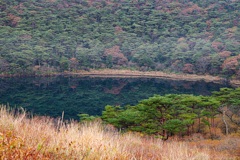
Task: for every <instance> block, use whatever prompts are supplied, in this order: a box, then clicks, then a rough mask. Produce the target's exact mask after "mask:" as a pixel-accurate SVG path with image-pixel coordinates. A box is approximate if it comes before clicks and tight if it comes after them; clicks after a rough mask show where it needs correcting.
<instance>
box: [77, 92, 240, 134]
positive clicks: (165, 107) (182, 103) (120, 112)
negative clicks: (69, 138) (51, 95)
mask: <svg viewBox="0 0 240 160" xmlns="http://www.w3.org/2000/svg"><path fill="white" fill-rule="evenodd" d="M80 118H81V120H83V121H84V120H92V119H94V117H93V116H89V115H87V114H80ZM101 118H102V120H103V121H104V122H106V123H108V124H112V125H113V126H115V127H117V128H118V129H119V130H121V131H134V132H142V133H145V134H154V135H159V136H162V138H167V137H168V136H173V135H178V136H184V135H190V134H193V133H202V134H208V135H209V136H211V137H216V129H217V128H220V129H221V130H222V132H223V133H224V134H228V133H233V132H237V131H238V129H239V127H240V88H237V89H230V88H222V89H221V90H220V91H215V92H213V94H212V96H194V95H189V94H167V95H165V96H160V95H155V96H153V97H150V98H148V99H145V100H142V101H140V102H139V103H138V104H137V105H135V106H125V107H121V106H110V105H108V106H106V107H105V110H104V111H103V112H102V117H101ZM216 118H217V119H218V121H217V122H216ZM219 119H222V120H221V121H223V122H221V123H220V122H219Z"/></svg>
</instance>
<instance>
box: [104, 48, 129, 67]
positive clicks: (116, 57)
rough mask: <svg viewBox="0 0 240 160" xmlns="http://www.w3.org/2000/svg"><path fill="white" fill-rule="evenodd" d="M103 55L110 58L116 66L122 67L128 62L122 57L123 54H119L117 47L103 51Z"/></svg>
mask: <svg viewBox="0 0 240 160" xmlns="http://www.w3.org/2000/svg"><path fill="white" fill-rule="evenodd" d="M104 54H105V55H106V56H112V61H113V63H115V64H117V65H124V64H127V62H128V59H127V58H126V57H125V56H124V54H123V53H121V51H120V47H119V46H113V47H112V48H109V49H105V52H104Z"/></svg>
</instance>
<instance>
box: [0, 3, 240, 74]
mask: <svg viewBox="0 0 240 160" xmlns="http://www.w3.org/2000/svg"><path fill="white" fill-rule="evenodd" d="M0 11H1V12H0V26H1V27H0V33H1V34H0V44H1V45H0V74H42V73H45V74H46V73H49V74H50V73H52V72H62V71H66V70H67V71H76V70H79V69H85V70H88V69H89V68H93V69H99V68H114V69H121V68H129V69H136V70H142V71H149V70H157V71H171V72H178V73H182V72H183V73H192V74H211V75H224V76H226V77H232V78H238V79H239V78H240V70H239V66H240V63H239V60H240V54H239V53H240V43H239V42H240V31H239V25H240V23H239V17H240V3H239V2H238V1H229V0H224V1H219V0H207V1H206V0H178V1H173V0H165V1H157V0H153V1H148V0H135V1H133V0H98V1H92V0H2V1H0Z"/></svg>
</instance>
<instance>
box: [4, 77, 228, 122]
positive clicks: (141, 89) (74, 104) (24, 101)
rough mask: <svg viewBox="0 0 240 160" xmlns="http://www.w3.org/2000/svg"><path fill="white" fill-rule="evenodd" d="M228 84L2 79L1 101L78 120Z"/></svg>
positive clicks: (135, 79)
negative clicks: (107, 108) (156, 97)
mask: <svg viewBox="0 0 240 160" xmlns="http://www.w3.org/2000/svg"><path fill="white" fill-rule="evenodd" d="M222 87H230V86H229V85H223V84H215V83H206V82H204V81H196V82H188V81H176V80H166V79H159V78H90V77H74V76H67V77H64V76H56V77H27V78H26V77H23V78H16V77H15V78H0V104H9V105H10V106H11V107H14V106H17V107H20V106H21V107H23V108H25V109H26V110H27V111H29V112H32V113H33V114H34V115H47V116H52V117H60V116H61V115H62V112H63V111H64V118H65V119H78V116H77V114H79V113H87V114H90V115H101V113H102V110H103V109H104V107H105V106H106V105H108V104H109V105H121V106H124V105H128V104H130V105H135V104H137V103H138V101H140V100H142V99H146V98H148V97H150V96H153V95H154V94H160V95H164V94H170V93H178V94H179V93H185V94H194V95H210V94H211V92H212V91H218V90H219V89H220V88H222Z"/></svg>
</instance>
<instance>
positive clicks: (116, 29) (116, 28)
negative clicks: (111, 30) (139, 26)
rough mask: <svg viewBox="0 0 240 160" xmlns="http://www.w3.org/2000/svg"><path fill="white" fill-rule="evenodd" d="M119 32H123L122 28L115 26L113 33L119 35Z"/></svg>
mask: <svg viewBox="0 0 240 160" xmlns="http://www.w3.org/2000/svg"><path fill="white" fill-rule="evenodd" d="M121 32H123V30H122V27H120V26H116V27H115V33H116V34H117V33H121Z"/></svg>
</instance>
